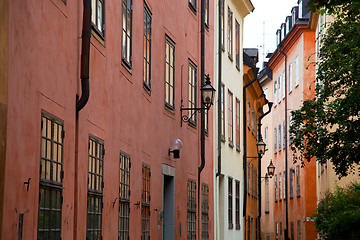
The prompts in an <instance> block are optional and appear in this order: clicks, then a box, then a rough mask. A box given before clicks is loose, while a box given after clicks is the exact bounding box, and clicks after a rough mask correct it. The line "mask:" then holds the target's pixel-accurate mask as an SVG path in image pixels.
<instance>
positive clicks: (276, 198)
mask: <svg viewBox="0 0 360 240" xmlns="http://www.w3.org/2000/svg"><path fill="white" fill-rule="evenodd" d="M274 179H275V180H274V182H275V202H277V200H278V191H277V190H278V188H277V176H276V175H275V176H274Z"/></svg>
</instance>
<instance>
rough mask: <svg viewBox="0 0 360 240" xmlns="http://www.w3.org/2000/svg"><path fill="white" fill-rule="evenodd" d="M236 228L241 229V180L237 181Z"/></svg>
mask: <svg viewBox="0 0 360 240" xmlns="http://www.w3.org/2000/svg"><path fill="white" fill-rule="evenodd" d="M235 228H236V230H239V229H240V182H239V181H235Z"/></svg>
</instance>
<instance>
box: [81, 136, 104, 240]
mask: <svg viewBox="0 0 360 240" xmlns="http://www.w3.org/2000/svg"><path fill="white" fill-rule="evenodd" d="M104 154H105V150H104V142H103V141H102V140H100V139H98V138H95V137H92V136H90V137H89V160H88V169H89V173H88V202H87V228H86V238H87V239H102V208H103V188H104V181H103V179H104V176H103V169H104Z"/></svg>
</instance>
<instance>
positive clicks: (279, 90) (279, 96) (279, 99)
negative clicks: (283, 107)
mask: <svg viewBox="0 0 360 240" xmlns="http://www.w3.org/2000/svg"><path fill="white" fill-rule="evenodd" d="M277 85H278V96H277V100H278V103H281V75H280V76H279V77H278V84H277Z"/></svg>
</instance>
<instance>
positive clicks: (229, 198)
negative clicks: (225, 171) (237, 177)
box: [228, 177, 233, 229]
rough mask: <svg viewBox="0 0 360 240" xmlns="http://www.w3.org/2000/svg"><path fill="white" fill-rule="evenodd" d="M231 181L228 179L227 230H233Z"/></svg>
mask: <svg viewBox="0 0 360 240" xmlns="http://www.w3.org/2000/svg"><path fill="white" fill-rule="evenodd" d="M232 182H233V179H232V178H230V177H229V178H228V223H229V229H233V185H232Z"/></svg>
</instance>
